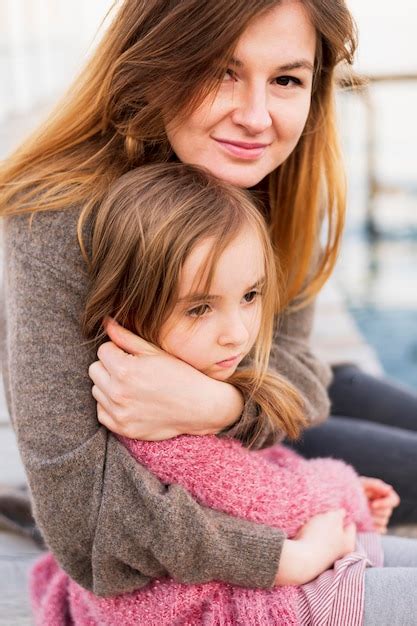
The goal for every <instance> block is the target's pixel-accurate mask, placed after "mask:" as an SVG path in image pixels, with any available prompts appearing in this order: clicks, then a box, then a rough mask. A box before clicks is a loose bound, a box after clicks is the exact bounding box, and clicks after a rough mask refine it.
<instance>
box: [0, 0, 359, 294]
mask: <svg viewBox="0 0 417 626" xmlns="http://www.w3.org/2000/svg"><path fill="white" fill-rule="evenodd" d="M301 2H302V3H303V4H304V6H305V7H306V9H307V11H308V13H309V15H310V17H311V20H312V23H313V24H314V26H315V28H316V32H317V51H316V61H315V75H314V85H313V94H312V102H311V110H310V114H309V117H308V120H307V123H306V127H305V131H304V133H303V135H302V137H301V139H300V141H299V144H298V146H297V147H296V149H295V150H294V152H293V153H292V154H291V155H290V157H289V158H288V159H287V160H286V162H285V163H283V164H282V165H281V166H280V167H279V168H278V169H277V170H276V171H274V172H272V173H271V174H270V175H269V176H268V177H267V178H266V179H265V180H264V181H263V182H262V183H261V184H260V188H261V190H262V191H263V192H265V193H263V194H262V196H263V197H266V198H267V200H266V206H265V212H266V215H267V216H268V219H269V220H270V224H271V235H272V237H273V242H274V244H275V245H276V246H277V247H278V248H279V250H280V255H281V264H282V269H283V273H284V276H285V292H284V293H283V301H284V303H288V302H289V301H290V300H292V299H293V298H294V297H295V296H296V295H299V293H300V291H301V290H302V289H303V295H304V299H305V298H308V297H311V296H312V295H314V293H316V292H317V290H318V289H319V288H320V286H321V285H322V284H323V282H324V281H325V280H326V278H327V277H328V275H329V273H330V271H331V269H332V267H333V265H334V262H335V258H336V254H337V251H338V246H339V242H340V238H341V232H342V227H343V216H344V205H345V188H344V178H343V175H342V171H343V170H342V167H341V163H340V154H339V148H338V142H337V134H336V129H335V118H334V110H333V95H334V94H333V91H334V69H335V66H336V65H337V64H338V63H339V62H340V61H346V62H348V63H351V62H352V56H353V53H354V50H355V46H356V40H355V29H354V25H353V22H352V18H351V16H350V13H349V11H348V10H347V8H346V6H345V2H344V0H301ZM118 4H120V8H119V10H118V12H117V13H116V15H115V18H114V20H113V22H112V23H111V25H110V27H109V28H108V30H107V31H106V32H105V34H104V36H103V38H102V41H101V43H100V45H99V46H98V48H97V50H96V51H95V53H94V55H93V56H92V58H91V60H90V61H89V62H88V63H87V65H86V67H85V69H84V71H83V72H82V73H81V75H80V76H79V77H78V79H77V80H76V81H75V83H74V84H73V85H72V87H71V88H70V90H69V91H68V93H67V94H66V96H65V98H64V99H63V101H62V103H60V104H59V106H58V107H57V108H56V110H55V112H54V113H53V114H52V115H51V116H50V117H49V119H48V120H47V121H46V122H45V123H44V124H43V126H41V127H40V128H39V129H38V131H37V132H35V133H34V134H33V136H32V137H31V138H30V139H28V140H27V141H26V142H25V143H24V144H23V145H22V146H21V147H20V148H19V149H18V150H17V151H16V152H15V153H14V154H13V155H12V156H11V157H10V158H9V159H8V161H7V162H6V163H5V164H4V165H3V167H2V169H1V171H0V191H1V195H0V214H16V213H22V212H35V211H45V210H51V209H55V210H57V209H64V208H66V207H68V206H70V205H71V206H74V205H80V206H82V207H83V212H82V215H81V217H80V223H79V229H78V233H79V239H80V245H82V241H81V232H82V223H83V221H84V220H85V218H86V217H87V216H88V214H89V213H90V211H91V210H92V209H93V208H94V207H96V206H98V205H100V203H101V201H102V199H103V197H104V196H105V194H106V192H107V190H108V188H109V186H110V185H111V184H112V183H113V182H114V181H115V180H117V179H118V178H119V177H120V176H121V175H122V174H124V173H125V172H127V171H129V170H131V169H133V168H135V167H138V166H140V165H142V164H146V163H151V162H164V161H167V160H169V159H172V158H173V155H172V153H171V149H170V146H169V143H168V140H167V138H166V133H165V123H166V122H167V121H170V120H172V119H173V118H174V117H176V116H178V115H180V116H181V115H187V114H188V112H189V111H190V110H192V109H193V108H194V107H195V106H196V105H197V104H198V103H199V102H201V101H202V99H203V98H204V97H205V96H206V95H207V94H208V93H213V92H214V90H215V89H216V86H217V85H218V84H219V79H220V78H221V77H222V76H223V73H224V70H225V67H226V66H227V63H228V61H229V59H230V58H231V56H232V53H233V49H234V48H235V46H236V43H237V40H238V38H239V37H240V35H241V34H242V33H243V31H244V30H245V28H246V26H247V25H248V23H249V21H250V20H251V19H252V18H254V17H255V16H258V15H259V14H261V13H262V12H264V11H267V10H269V9H272V8H273V7H275V6H277V5H279V4H280V1H279V0H278V1H277V0H227V2H225V1H224V0H206V1H205V2H201V1H200V0H170V1H169V2H167V1H166V0H125V1H124V2H122V3H118V2H115V5H114V8H115V7H116V5H118ZM323 207H324V210H325V211H326V212H327V218H328V219H327V224H328V233H327V239H326V243H325V245H324V248H323V253H322V255H321V259H320V262H319V263H318V264H317V266H316V267H315V268H314V271H313V273H312V275H310V276H309V281H308V282H307V283H306V279H307V276H308V274H309V270H310V266H311V263H312V259H313V257H314V253H315V248H316V246H317V238H318V231H319V225H320V221H321V217H322V211H323Z"/></svg>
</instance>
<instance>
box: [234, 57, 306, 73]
mask: <svg viewBox="0 0 417 626" xmlns="http://www.w3.org/2000/svg"><path fill="white" fill-rule="evenodd" d="M230 63H231V64H232V65H234V66H235V67H244V66H245V64H244V63H243V61H240V59H236V58H235V57H232V58H231V59H230ZM299 69H302V70H309V71H310V72H314V65H313V64H312V63H311V62H310V61H308V60H307V59H297V60H296V61H292V62H291V63H284V64H283V65H278V66H277V67H275V68H274V70H273V71H274V72H290V71H291V70H299Z"/></svg>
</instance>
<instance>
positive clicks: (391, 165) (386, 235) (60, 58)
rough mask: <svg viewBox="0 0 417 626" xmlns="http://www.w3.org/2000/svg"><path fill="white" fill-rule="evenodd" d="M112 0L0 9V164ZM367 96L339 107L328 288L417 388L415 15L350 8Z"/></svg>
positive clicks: (385, 5) (71, 68)
mask: <svg viewBox="0 0 417 626" xmlns="http://www.w3.org/2000/svg"><path fill="white" fill-rule="evenodd" d="M111 5H112V2H111V1H110V0H88V1H87V2H86V0H71V2H68V1H67V0H0V159H1V158H4V157H5V156H6V155H7V154H8V152H9V151H10V150H12V149H13V147H15V146H16V145H17V144H18V143H19V141H20V140H21V139H22V138H23V137H24V136H25V134H27V133H28V132H29V131H30V129H31V128H32V127H34V126H35V125H36V123H37V122H38V121H39V120H40V119H42V117H43V116H45V115H46V113H47V111H48V109H49V108H50V107H51V105H52V104H53V103H54V102H55V101H56V100H57V98H58V97H59V95H60V94H61V93H62V92H63V90H65V89H66V88H67V87H68V85H69V83H70V81H71V79H72V78H73V76H74V75H75V74H76V73H77V71H78V70H79V68H80V67H81V66H82V64H83V62H84V61H85V59H86V56H87V55H88V54H89V52H91V50H92V48H93V47H94V45H95V42H96V41H97V39H98V37H97V31H98V29H99V27H100V24H101V22H102V20H103V19H104V17H105V15H106V12H107V11H108V9H109V8H110V6H111ZM348 5H349V6H350V8H351V10H352V12H353V14H354V16H355V18H356V20H357V23H358V27H359V35H360V48H359V54H358V58H357V63H356V70H357V71H358V72H360V73H362V74H364V75H365V76H368V77H369V78H370V82H369V86H368V87H367V88H366V89H362V90H361V91H358V92H355V93H352V92H349V91H344V92H343V93H340V95H339V98H338V105H339V119H340V129H341V134H342V137H343V146H344V151H345V155H346V163H347V172H348V184H349V206H348V223H347V228H346V233H345V237H344V244H343V249H342V253H341V257H340V261H339V264H338V267H337V271H336V275H335V277H334V279H333V282H334V283H335V284H336V286H337V289H338V292H339V293H340V294H341V295H342V297H343V305H344V306H345V307H347V308H348V310H349V311H350V313H351V314H352V315H353V318H354V320H355V321H356V324H357V325H358V327H359V329H360V330H361V331H362V334H363V336H364V337H365V339H366V341H367V343H368V344H369V345H370V346H371V347H373V348H374V349H375V351H376V354H377V358H378V360H379V362H380V363H381V364H382V367H383V369H384V370H385V372H386V373H387V374H388V375H391V376H392V377H395V378H397V379H399V380H400V381H403V382H404V383H407V384H410V385H412V386H413V387H414V388H416V389H417V165H416V163H417V160H416V158H415V156H414V151H415V146H416V145H417V122H416V118H415V111H417V46H416V44H415V32H416V25H417V5H416V4H415V2H414V0H397V2H395V3H393V2H392V1H391V0H390V1H388V0H348Z"/></svg>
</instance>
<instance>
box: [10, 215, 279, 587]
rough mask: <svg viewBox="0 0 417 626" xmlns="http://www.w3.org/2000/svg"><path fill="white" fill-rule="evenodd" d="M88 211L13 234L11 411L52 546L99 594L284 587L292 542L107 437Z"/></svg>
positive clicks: (20, 225) (14, 223) (22, 222)
mask: <svg viewBox="0 0 417 626" xmlns="http://www.w3.org/2000/svg"><path fill="white" fill-rule="evenodd" d="M77 218H78V213H77V212H75V211H74V212H69V211H67V212H54V213H46V214H37V215H36V216H35V218H34V220H33V225H32V229H31V230H29V225H28V224H29V220H28V218H26V217H18V218H17V217H16V218H10V219H8V220H7V221H6V223H5V246H6V250H5V252H6V255H5V256H6V272H5V273H6V275H5V283H6V284H5V287H6V306H7V358H6V361H5V365H6V368H5V369H6V370H7V371H6V372H5V373H6V384H7V388H8V398H9V402H10V412H11V416H12V419H13V423H14V427H15V430H16V434H17V438H18V443H19V449H20V453H21V456H22V460H23V463H24V465H25V468H26V472H27V475H28V481H29V486H30V489H31V492H32V498H33V505H34V513H35V517H36V520H37V523H38V524H39V526H40V528H41V531H42V534H43V536H44V538H45V540H46V543H47V545H48V547H49V548H50V549H51V550H52V551H53V553H54V554H55V555H56V557H57V558H58V560H59V561H60V563H61V564H62V566H63V567H64V568H65V569H66V571H67V572H68V573H69V574H70V575H71V576H72V577H73V578H74V579H75V580H76V581H77V582H79V583H80V584H81V585H82V586H84V587H86V588H88V589H91V590H93V591H94V592H95V593H97V594H98V595H108V594H117V593H121V592H126V591H130V590H132V589H134V588H138V587H140V586H142V585H144V584H145V583H146V582H147V581H148V579H149V577H156V576H165V575H170V576H172V577H173V578H175V579H176V580H179V581H183V582H202V581H207V580H211V579H218V580H224V581H228V582H231V583H236V584H241V585H250V586H254V587H268V586H270V585H272V584H273V582H274V579H275V576H276V572H277V570H278V564H279V559H280V553H281V548H282V544H283V540H284V536H283V533H281V532H280V531H279V530H273V529H270V528H268V527H266V526H262V525H257V524H253V523H249V522H245V521H242V520H238V519H236V518H233V517H229V516H227V515H224V514H220V513H217V512H214V511H211V510H210V509H207V508H204V507H201V506H199V505H198V504H197V503H196V502H195V501H194V500H193V499H192V498H191V497H190V496H189V495H188V494H187V492H186V491H185V490H184V489H183V488H181V487H179V486H176V485H172V486H169V487H167V486H165V485H163V484H162V483H160V482H159V481H158V480H157V479H156V478H155V477H154V476H152V474H150V473H149V472H148V471H147V470H145V468H143V467H142V466H141V465H139V464H138V463H136V462H135V461H134V460H133V459H132V457H131V456H130V455H129V453H128V452H127V451H126V449H125V448H124V447H123V446H122V445H121V444H120V442H119V441H117V440H116V439H115V438H114V437H113V435H112V434H111V433H109V432H108V431H107V430H106V429H105V428H103V427H102V426H100V424H99V423H98V421H97V416H96V403H95V401H94V399H93V397H92V395H91V381H90V378H89V376H88V367H89V365H90V363H91V362H92V361H93V360H94V356H95V355H94V352H93V351H92V350H91V348H89V347H88V346H87V345H85V343H83V338H82V337H81V334H80V318H81V314H82V309H83V302H84V298H85V295H86V290H87V276H86V272H85V267H84V263H83V261H82V259H81V255H80V253H79V249H78V244H77V241H76V229H75V225H76V221H77Z"/></svg>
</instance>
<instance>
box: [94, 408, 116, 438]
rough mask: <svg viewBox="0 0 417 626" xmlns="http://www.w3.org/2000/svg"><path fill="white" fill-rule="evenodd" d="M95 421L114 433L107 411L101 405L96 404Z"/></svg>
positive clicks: (111, 420)
mask: <svg viewBox="0 0 417 626" xmlns="http://www.w3.org/2000/svg"><path fill="white" fill-rule="evenodd" d="M97 419H98V421H99V422H100V424H102V425H103V426H105V427H106V428H107V429H108V430H111V431H112V432H115V431H114V422H113V419H112V418H111V416H110V415H109V414H108V413H107V411H106V410H105V409H104V408H103V407H102V405H101V404H97Z"/></svg>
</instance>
